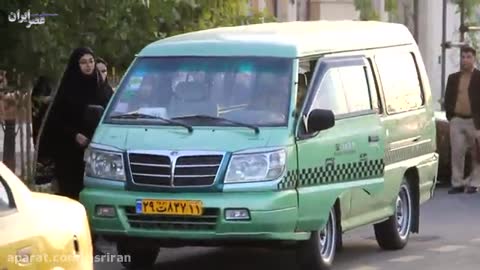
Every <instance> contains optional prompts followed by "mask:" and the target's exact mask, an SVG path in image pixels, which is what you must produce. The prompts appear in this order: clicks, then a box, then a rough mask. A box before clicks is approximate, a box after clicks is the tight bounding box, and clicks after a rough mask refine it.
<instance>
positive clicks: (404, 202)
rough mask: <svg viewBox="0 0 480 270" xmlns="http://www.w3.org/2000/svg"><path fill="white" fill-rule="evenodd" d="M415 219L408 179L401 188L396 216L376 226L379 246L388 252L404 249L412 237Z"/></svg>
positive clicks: (396, 203)
mask: <svg viewBox="0 0 480 270" xmlns="http://www.w3.org/2000/svg"><path fill="white" fill-rule="evenodd" d="M412 217H413V204H412V193H411V188H410V185H409V184H408V182H407V181H406V179H405V180H404V181H403V182H402V184H401V186H400V191H399V192H398V195H397V199H396V202H395V214H394V215H393V216H391V217H390V218H389V219H387V220H386V221H384V222H382V223H378V224H375V225H374V230H375V237H376V239H377V242H378V244H379V246H380V247H381V248H383V249H386V250H396V249H402V248H404V247H405V246H406V245H407V242H408V239H409V237H410V231H411V227H412Z"/></svg>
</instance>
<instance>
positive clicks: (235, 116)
mask: <svg viewBox="0 0 480 270" xmlns="http://www.w3.org/2000/svg"><path fill="white" fill-rule="evenodd" d="M292 63H293V59H290V58H264V57H238V58H236V57H154V58H152V57H150V58H138V59H136V61H135V63H134V64H133V65H132V67H131V68H130V70H129V71H128V74H127V75H126V76H125V78H124V80H123V81H122V83H121V85H120V86H119V88H118V90H117V93H116V95H115V98H114V100H113V101H112V104H111V106H110V108H109V110H108V112H107V117H106V118H105V119H106V120H107V122H112V121H115V122H116V123H118V122H121V123H123V122H128V123H135V122H139V121H142V122H144V121H148V122H153V123H154V124H159V125H169V124H172V123H174V122H173V121H171V120H175V123H178V122H181V123H183V124H186V125H209V126H212V125H214V126H217V125H235V122H237V123H242V124H247V125H253V126H285V125H286V124H287V121H288V111H289V105H290V95H291V84H292V82H291V78H292ZM130 114H131V115H136V116H144V117H122V116H125V115H127V116H128V115H130ZM145 116H148V117H145ZM151 116H155V117H151ZM198 116H201V117H198ZM205 116H209V117H205ZM221 119H223V120H224V121H222V120H221Z"/></svg>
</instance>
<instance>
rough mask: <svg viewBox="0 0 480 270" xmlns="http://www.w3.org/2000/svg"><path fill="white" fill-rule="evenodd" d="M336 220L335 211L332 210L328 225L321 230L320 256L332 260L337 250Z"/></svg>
mask: <svg viewBox="0 0 480 270" xmlns="http://www.w3.org/2000/svg"><path fill="white" fill-rule="evenodd" d="M335 224H336V221H335V214H334V213H333V211H331V212H330V216H329V219H328V222H327V225H326V226H325V228H324V229H323V230H321V231H320V232H319V239H320V246H321V250H320V256H321V257H322V258H323V260H325V261H330V260H331V259H332V257H333V254H334V251H335V236H336V225H335Z"/></svg>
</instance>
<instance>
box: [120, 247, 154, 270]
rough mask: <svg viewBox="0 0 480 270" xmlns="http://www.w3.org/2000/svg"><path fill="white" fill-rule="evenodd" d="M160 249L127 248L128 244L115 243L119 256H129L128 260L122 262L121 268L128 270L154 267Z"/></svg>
mask: <svg viewBox="0 0 480 270" xmlns="http://www.w3.org/2000/svg"><path fill="white" fill-rule="evenodd" d="M159 251H160V248H158V247H152V246H145V247H139V246H129V245H128V243H127V242H126V243H117V252H118V254H119V255H122V256H125V255H129V256H130V258H129V259H130V260H129V261H127V262H122V266H123V267H125V268H126V269H129V270H134V269H144V268H151V267H152V266H154V264H155V261H156V260H157V257H158V252H159Z"/></svg>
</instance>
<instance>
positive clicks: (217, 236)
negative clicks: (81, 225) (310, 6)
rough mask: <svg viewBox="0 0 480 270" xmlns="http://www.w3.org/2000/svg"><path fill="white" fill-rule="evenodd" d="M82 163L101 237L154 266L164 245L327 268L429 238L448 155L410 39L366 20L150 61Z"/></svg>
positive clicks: (211, 35) (166, 44)
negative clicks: (269, 252)
mask: <svg viewBox="0 0 480 270" xmlns="http://www.w3.org/2000/svg"><path fill="white" fill-rule="evenodd" d="M88 113H89V115H91V116H92V117H95V115H96V116H97V117H98V119H97V120H98V121H99V125H98V127H97V130H96V132H95V135H94V138H93V140H92V143H91V144H90V146H89V148H88V150H87V151H86V153H85V162H86V167H85V180H84V185H85V188H84V189H83V191H82V192H81V195H80V200H81V202H82V203H83V204H84V206H85V207H86V209H87V212H88V215H89V220H90V224H91V228H92V231H93V232H94V233H95V234H96V235H101V236H103V237H104V238H106V239H109V240H111V241H114V242H115V243H116V244H117V249H118V252H119V254H129V255H130V258H131V260H130V261H129V262H126V263H125V264H124V265H125V266H126V267H127V268H129V269H134V268H135V267H144V266H149V265H153V264H154V263H155V261H156V258H157V255H158V252H159V251H160V248H162V247H181V246H194V245H199V246H224V245H225V246H226V245H240V244H247V245H252V246H258V245H265V246H268V247H287V248H291V249H292V250H294V251H296V252H297V256H298V258H299V263H300V264H301V266H302V269H304V268H305V269H306V268H308V269H312V268H313V269H329V268H330V267H331V265H332V263H333V260H334V257H335V253H336V251H338V250H339V248H340V247H341V245H342V234H343V233H345V232H347V231H349V230H352V229H355V228H358V227H360V226H364V225H373V226H374V230H375V236H376V239H377V242H378V244H379V245H380V246H381V247H382V248H383V249H388V250H394V249H401V248H403V247H405V245H406V244H407V241H408V239H409V236H410V234H411V233H418V232H419V221H420V218H419V216H420V205H421V204H422V203H424V202H425V201H427V200H429V199H430V198H432V196H433V194H434V188H435V183H436V181H437V167H438V154H437V153H436V130H435V118H434V108H433V102H432V96H431V90H430V85H429V81H428V78H427V74H426V71H425V67H424V65H423V60H422V57H421V55H420V53H419V50H418V47H417V45H416V43H415V40H414V39H413V37H412V36H411V34H410V32H409V30H408V29H407V28H406V27H405V26H403V25H399V24H392V23H384V22H365V21H308V22H283V23H264V24H256V25H246V26H235V27H224V28H216V29H210V30H203V31H198V32H192V33H186V34H182V35H178V36H173V37H170V38H166V39H162V40H160V41H157V42H153V43H151V44H149V45H148V46H146V47H145V48H143V49H142V50H141V51H140V52H139V53H138V54H137V55H136V57H135V60H134V61H133V63H132V64H131V66H130V67H129V69H128V70H127V72H126V74H125V75H124V77H123V79H122V81H121V82H120V84H119V87H118V89H117V90H116V92H115V94H114V97H113V98H112V100H111V101H110V104H109V105H108V106H107V108H99V107H95V106H91V107H89V112H88Z"/></svg>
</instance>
